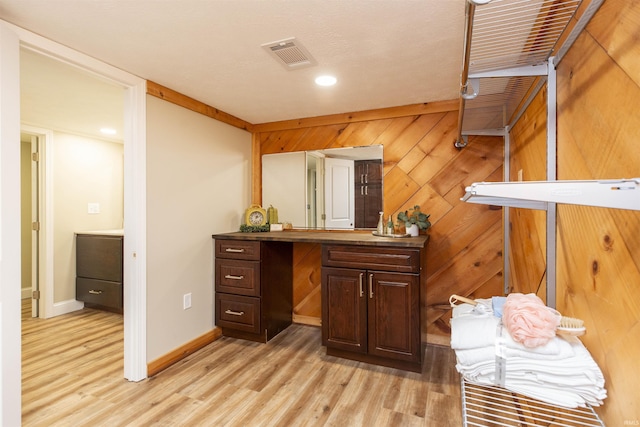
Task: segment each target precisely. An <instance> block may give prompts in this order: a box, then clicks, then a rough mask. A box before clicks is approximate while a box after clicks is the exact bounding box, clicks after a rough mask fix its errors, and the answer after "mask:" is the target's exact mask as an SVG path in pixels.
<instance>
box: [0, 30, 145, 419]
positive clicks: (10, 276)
mask: <svg viewBox="0 0 640 427" xmlns="http://www.w3.org/2000/svg"><path fill="white" fill-rule="evenodd" d="M0 31H1V33H0V45H1V47H2V49H0V129H2V133H1V134H0V144H1V147H2V148H0V161H1V162H2V163H1V166H2V175H1V176H0V185H1V186H0V206H2V208H3V209H2V212H3V213H2V217H1V222H0V239H1V244H2V246H1V249H2V251H0V257H1V258H0V276H1V278H2V281H1V284H0V328H1V333H2V339H1V340H0V350H2V353H1V354H2V356H0V357H1V358H2V360H0V363H1V365H2V372H1V376H0V387H2V389H0V409H1V410H2V413H3V415H2V417H3V421H7V423H8V424H5V425H10V424H12V423H10V422H9V421H13V420H14V419H13V418H12V417H11V413H15V409H11V410H10V411H9V412H11V411H14V412H11V413H9V412H7V418H5V411H8V410H9V408H15V407H16V406H17V408H18V409H17V410H18V412H17V414H18V416H19V415H20V400H21V399H20V395H21V393H20V341H19V339H20V321H19V320H20V319H19V315H20V292H19V289H20V285H19V283H20V271H19V269H17V270H16V269H14V268H13V267H10V266H9V261H12V260H11V259H9V258H10V257H9V256H6V254H7V252H10V251H9V249H10V248H12V250H13V251H15V250H16V249H15V248H16V247H17V248H18V249H19V247H20V241H19V233H16V232H14V231H13V230H14V229H15V230H19V229H20V218H19V203H18V204H17V208H14V209H11V210H8V209H7V210H6V213H5V207H7V206H11V205H12V204H13V203H15V201H16V200H15V197H16V193H17V194H18V197H19V190H20V188H19V179H15V178H16V177H18V178H19V171H20V168H19V161H18V160H19V144H18V142H19V140H20V138H19V135H20V118H19V111H20V108H19V106H20V98H19V96H20V94H19V87H20V84H19V83H20V80H19V48H20V47H21V46H22V47H24V48H27V49H32V50H34V51H36V52H38V53H40V54H43V55H46V56H49V57H51V58H54V59H56V60H59V61H62V62H65V63H67V64H69V65H72V66H75V67H78V68H81V69H83V70H85V71H88V72H91V73H93V74H94V75H95V76H96V77H98V78H101V79H104V80H107V81H110V82H112V83H115V84H118V85H120V86H122V87H123V88H124V89H125V93H126V94H125V101H124V104H125V129H124V175H125V176H124V199H125V200H124V202H125V203H124V204H125V209H124V218H125V221H124V231H125V240H124V282H125V290H124V305H125V307H126V310H125V315H124V377H125V378H126V379H128V380H130V381H140V380H142V379H144V378H146V377H147V366H146V81H145V80H144V79H141V78H139V77H137V76H134V75H132V74H129V73H127V72H124V71H122V70H120V69H117V68H115V67H112V66H110V65H108V64H105V63H103V62H100V61H98V60H96V59H94V58H91V57H89V56H87V55H84V54H82V53H79V52H77V51H74V50H72V49H69V48H67V47H65V46H62V45H60V44H58V43H55V42H53V41H51V40H48V39H45V38H43V37H41V36H38V35H36V34H34V33H31V32H29V31H26V30H24V29H22V28H19V27H16V26H14V25H12V24H9V23H7V22H5V21H1V20H0ZM16 52H18V54H17V55H16ZM16 71H17V72H16ZM16 92H17V94H16ZM12 145H15V147H11V146H12ZM14 148H15V152H16V153H17V154H18V158H17V159H12V158H13V157H14V156H15V153H14ZM12 160H13V162H12ZM12 163H13V164H12ZM14 187H15V188H14ZM18 200H19V199H18ZM14 210H17V213H16V212H14ZM14 234H15V236H14ZM3 253H4V255H3ZM16 253H17V254H19V253H20V251H19V250H18V251H16ZM11 256H13V255H11ZM18 261H19V260H18ZM19 264H20V263H19V262H17V265H18V266H19ZM13 288H15V291H14V290H13ZM14 306H15V309H14ZM16 312H17V315H18V319H13V317H15V313H16ZM9 316H13V317H11V318H9ZM9 320H11V321H9ZM16 320H17V321H16ZM5 335H6V336H7V339H6V340H5ZM16 339H17V340H18V341H17V343H16V342H15V341H16ZM9 342H10V343H12V344H13V345H14V346H13V348H12V349H11V350H9V348H8V347H5V345H6V344H9ZM14 352H17V357H16V354H14ZM8 364H11V365H12V366H9V365H8ZM16 372H17V373H16ZM16 375H17V384H16V378H15V376H16ZM5 380H7V381H5ZM16 402H17V405H16ZM18 420H19V418H18Z"/></svg>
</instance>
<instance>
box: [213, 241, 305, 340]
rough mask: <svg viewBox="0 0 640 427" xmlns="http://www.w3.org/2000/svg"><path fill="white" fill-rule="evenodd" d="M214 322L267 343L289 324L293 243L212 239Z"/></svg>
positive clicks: (230, 331)
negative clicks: (213, 251) (213, 255)
mask: <svg viewBox="0 0 640 427" xmlns="http://www.w3.org/2000/svg"><path fill="white" fill-rule="evenodd" d="M215 290H216V297H215V301H216V310H215V311H216V325H218V326H219V327H220V328H221V329H222V334H223V335H226V336H231V337H236V338H243V339H248V340H252V341H257V342H267V341H268V340H270V339H271V338H273V337H274V336H276V335H277V334H278V333H279V332H281V331H282V330H284V329H285V328H286V327H287V326H289V325H290V324H291V319H292V310H293V308H292V305H293V301H292V293H293V284H292V244H291V243H288V242H259V241H240V240H224V239H216V241H215Z"/></svg>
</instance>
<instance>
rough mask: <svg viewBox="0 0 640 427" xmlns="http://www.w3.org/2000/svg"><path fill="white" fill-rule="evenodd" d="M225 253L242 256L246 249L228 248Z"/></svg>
mask: <svg viewBox="0 0 640 427" xmlns="http://www.w3.org/2000/svg"><path fill="white" fill-rule="evenodd" d="M224 251H225V252H235V253H239V254H241V253H242V252H244V249H235V248H226V249H225V250H224Z"/></svg>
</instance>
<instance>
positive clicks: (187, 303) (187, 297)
mask: <svg viewBox="0 0 640 427" xmlns="http://www.w3.org/2000/svg"><path fill="white" fill-rule="evenodd" d="M182 308H183V309H184V310H186V309H187V308H191V292H189V293H188V294H184V295H183V296H182Z"/></svg>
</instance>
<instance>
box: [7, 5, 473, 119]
mask: <svg viewBox="0 0 640 427" xmlns="http://www.w3.org/2000/svg"><path fill="white" fill-rule="evenodd" d="M464 9H465V0H343V1H334V0H304V1H302V0H298V1H296V0H290V1H284V0H279V1H276V0H242V1H239V0H238V1H231V0H225V1H222V0H208V1H205V0H164V1H159V0H111V1H106V0H93V1H86V0H0V18H1V19H3V20H5V21H8V22H11V23H13V24H15V25H17V26H20V27H23V28H25V29H28V30H30V31H32V32H34V33H37V34H39V35H42V36H44V37H46V38H49V39H51V40H54V41H56V42H58V43H61V44H63V45H66V46H68V47H71V48H73V49H76V50H78V51H80V52H83V53H86V54H88V55H90V56H92V57H95V58H98V59H100V60H102V61H103V62H106V63H108V64H111V65H113V66H116V67H118V68H121V69H123V70H125V71H128V72H130V73H132V74H135V75H138V76H140V77H142V78H144V79H148V80H152V81H154V82H156V83H159V84H161V85H163V86H166V87H169V88H171V89H173V90H176V91H178V92H180V93H182V94H185V95H188V96H190V97H192V98H195V99H197V100H199V101H202V102H204V103H205V104H208V105H210V106H213V107H215V108H218V109H220V110H222V111H224V112H226V113H229V114H232V115H234V116H236V117H238V118H240V119H243V120H246V121H248V122H250V123H253V124H258V123H266V122H272V121H279V120H287V119H295V118H303V117H315V116H321V115H327V114H337V113H344V112H354V111H363V110H370V109H376V108H384V107H393V106H402V105H409V104H416V103H423V102H433V101H441V100H449V99H456V98H457V97H458V91H459V79H460V69H461V60H462V45H463V32H464V29H463V27H464ZM290 37H296V38H297V40H298V41H299V42H300V43H302V45H303V46H304V47H305V48H306V49H307V50H308V51H309V52H310V54H311V55H312V56H313V57H314V58H315V60H316V61H317V65H315V66H312V67H308V68H303V69H298V70H293V71H289V70H286V69H285V68H284V67H283V66H282V65H280V64H279V63H277V62H276V61H275V60H274V59H273V58H272V57H271V56H270V55H269V54H268V53H267V52H266V51H265V49H263V48H262V47H261V45H262V44H265V43H269V42H273V41H277V40H282V39H286V38H290ZM23 60H24V61H27V60H34V61H36V62H37V63H38V66H35V65H34V64H33V63H29V64H28V65H26V62H25V63H24V64H25V65H24V67H25V68H30V69H31V72H32V73H33V74H32V75H31V77H30V80H29V81H28V82H27V81H24V82H23V84H22V91H23V99H24V98H25V93H27V92H29V91H30V90H32V91H36V89H37V90H38V91H45V90H46V89H45V88H46V87H48V86H47V85H45V84H44V83H45V82H44V81H42V79H41V78H40V77H38V74H37V73H38V71H40V72H42V71H45V70H46V71H45V75H48V76H49V77H50V78H53V77H52V76H53V74H55V73H54V72H53V71H51V70H50V69H48V68H46V67H45V65H43V62H45V63H46V62H51V61H50V60H49V61H39V60H38V59H37V58H27V59H23ZM49 65H52V66H53V67H54V68H55V64H49ZM59 71H60V70H59ZM324 73H330V74H334V75H335V76H336V77H337V78H338V83H337V84H336V85H335V86H333V87H330V88H322V87H318V86H316V85H315V84H314V83H313V80H314V78H315V77H316V76H318V75H320V74H324ZM57 75H58V78H62V76H64V75H65V73H57ZM85 77H86V76H85ZM23 79H24V76H23ZM85 80H86V79H83V78H80V79H79V78H78V75H77V72H76V75H75V76H73V77H72V79H71V82H73V83H74V84H75V83H82V84H83V85H84V84H85V83H86V84H88V81H85ZM96 82H98V81H97V80H96ZM98 83H99V85H98V86H99V87H101V88H102V89H101V90H103V91H104V89H106V87H105V83H103V82H98ZM66 84H68V83H64V84H63V83H61V82H58V88H57V89H58V90H60V89H61V88H62V87H63V86H64V85H66ZM83 85H81V86H80V89H79V92H78V93H83V94H87V93H91V92H90V89H89V87H88V86H83ZM111 89H113V88H111ZM107 92H108V91H107ZM116 93H117V92H116ZM33 97H35V98H36V99H38V98H39V99H40V101H42V99H43V98H48V96H47V95H45V94H44V92H37V93H35V95H33ZM58 99H60V98H59V97H58ZM63 99H64V97H63ZM24 102H26V101H23V103H24ZM86 102H90V101H86ZM80 104H82V103H80ZM98 105H101V103H98ZM104 105H105V108H106V104H104ZM26 107H27V106H23V111H24V110H25V109H26ZM39 108H40V109H44V110H45V111H46V110H47V109H49V112H51V113H52V114H53V112H55V108H56V107H55V106H51V105H46V104H44V105H41V106H40V107H39ZM58 108H62V106H61V105H58ZM86 110H87V107H86V106H85V108H84V109H81V110H80V111H76V112H75V114H76V115H82V112H83V111H86Z"/></svg>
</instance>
